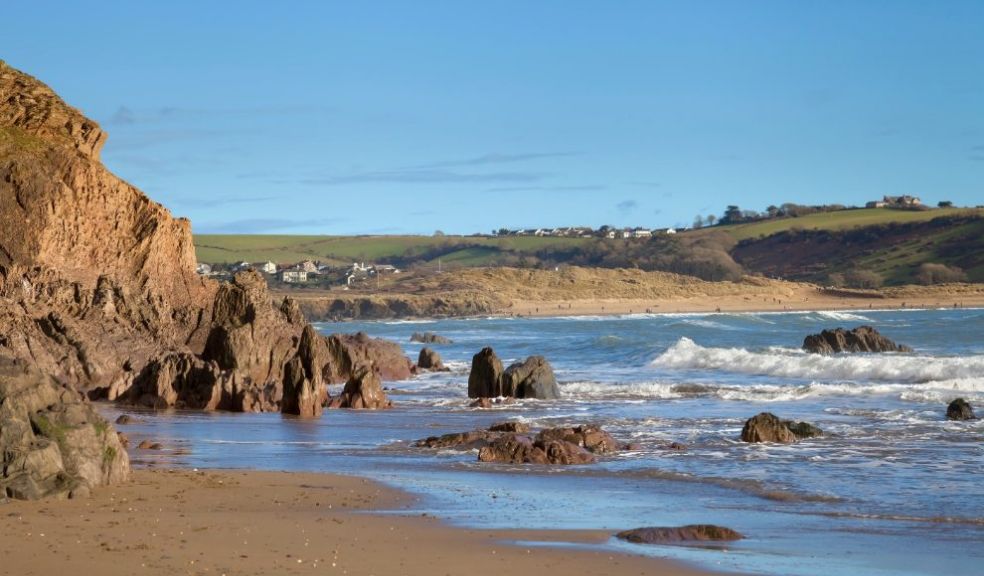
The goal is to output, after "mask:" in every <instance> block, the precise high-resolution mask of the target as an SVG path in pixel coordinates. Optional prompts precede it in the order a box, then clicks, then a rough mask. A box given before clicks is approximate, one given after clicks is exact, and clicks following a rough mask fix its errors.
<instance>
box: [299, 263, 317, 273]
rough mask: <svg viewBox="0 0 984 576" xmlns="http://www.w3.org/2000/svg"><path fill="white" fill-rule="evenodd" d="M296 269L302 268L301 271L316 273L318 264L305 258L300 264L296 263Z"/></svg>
mask: <svg viewBox="0 0 984 576" xmlns="http://www.w3.org/2000/svg"><path fill="white" fill-rule="evenodd" d="M297 269H298V270H303V271H305V272H307V273H308V274H317V273H318V265H317V264H315V263H314V262H312V261H310V260H305V261H304V262H301V263H300V264H298V265H297Z"/></svg>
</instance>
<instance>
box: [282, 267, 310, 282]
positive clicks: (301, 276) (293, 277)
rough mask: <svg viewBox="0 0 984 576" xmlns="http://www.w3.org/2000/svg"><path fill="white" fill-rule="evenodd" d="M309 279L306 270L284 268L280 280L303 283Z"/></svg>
mask: <svg viewBox="0 0 984 576" xmlns="http://www.w3.org/2000/svg"><path fill="white" fill-rule="evenodd" d="M307 280H308V273H307V271H305V270H284V271H283V272H281V273H280V281H281V282H284V283H287V284H302V283H304V282H307Z"/></svg>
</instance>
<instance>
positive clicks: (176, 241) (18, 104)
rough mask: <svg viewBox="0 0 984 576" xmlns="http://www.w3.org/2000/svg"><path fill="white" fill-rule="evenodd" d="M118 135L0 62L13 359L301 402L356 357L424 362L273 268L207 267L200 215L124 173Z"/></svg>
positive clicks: (109, 379)
mask: <svg viewBox="0 0 984 576" xmlns="http://www.w3.org/2000/svg"><path fill="white" fill-rule="evenodd" d="M105 141H106V134H105V133H104V132H103V131H102V129H101V128H100V127H99V126H98V124H96V123H95V122H93V121H92V120H89V119H88V118H86V117H85V116H84V115H83V114H82V113H81V112H79V111H78V110H76V109H75V108H72V107H71V106H69V105H67V104H66V103H65V102H64V101H62V99H61V98H59V97H58V96H57V95H56V94H55V93H54V92H53V91H52V90H51V89H50V88H49V87H47V86H46V85H44V84H43V83H41V82H40V81H38V80H36V79H35V78H32V77H31V76H29V75H27V74H24V73H22V72H20V71H18V70H15V69H13V68H11V67H10V66H8V65H6V64H5V63H3V62H0V357H6V358H11V359H16V360H19V361H21V362H23V363H24V364H26V365H30V366H32V367H33V368H34V369H36V370H38V371H40V372H41V373H43V374H44V375H46V376H50V377H52V378H54V379H55V380H56V381H58V382H60V383H64V384H67V385H69V386H72V387H74V388H75V389H77V390H78V391H80V392H82V393H84V394H85V395H86V396H87V397H89V398H94V399H103V398H106V399H110V400H119V401H127V402H136V403H141V404H146V405H150V406H155V407H167V406H185V407H192V408H203V409H229V410H250V411H283V412H286V413H292V414H298V415H302V416H317V415H319V414H320V413H321V409H322V406H324V405H327V404H328V398H327V383H328V382H340V381H346V380H349V379H350V377H351V376H352V374H354V373H355V372H357V371H356V370H355V368H360V367H363V366H365V367H368V368H369V369H370V370H372V371H373V372H374V373H377V374H381V375H383V376H384V377H386V378H387V379H400V378H405V377H408V376H409V375H410V372H411V364H410V362H409V360H408V359H406V357H404V356H403V355H402V353H400V352H399V347H398V346H396V345H395V344H390V343H386V342H382V341H378V340H372V339H369V338H366V337H364V336H360V337H344V336H332V337H324V336H321V335H320V334H317V332H316V331H314V330H313V329H312V328H311V327H310V326H309V325H308V323H307V322H306V321H305V320H304V318H303V314H302V313H301V312H300V310H299V308H298V307H297V306H296V304H295V303H293V302H292V301H291V300H290V299H283V300H282V301H279V302H276V303H274V302H273V301H272V299H271V296H270V294H269V293H268V292H267V287H266V284H265V282H264V281H263V279H262V278H261V277H260V276H259V275H258V274H255V273H253V272H244V273H241V274H239V275H237V276H236V278H235V279H234V280H233V281H232V282H230V283H227V284H220V283H217V282H215V281H212V280H206V279H203V278H201V277H199V276H198V275H197V274H196V273H195V259H194V247H193V244H192V238H191V225H190V223H189V221H188V220H186V219H181V218H174V217H172V216H171V214H170V213H169V212H168V210H167V209H165V208H164V207H163V206H161V205H160V204H158V203H156V202H154V201H152V200H150V199H149V198H147V197H146V196H145V195H144V194H143V193H142V192H141V191H140V190H138V189H137V188H135V187H133V186H131V185H130V184H128V183H126V182H124V181H123V180H121V179H119V178H117V177H116V176H115V175H113V174H112V173H111V172H109V171H108V170H107V169H106V168H105V167H104V166H103V165H102V163H101V162H100V159H99V153H100V150H101V148H102V146H103V144H104V143H105ZM358 385H359V383H358V382H354V383H353V386H356V387H357V386H358Z"/></svg>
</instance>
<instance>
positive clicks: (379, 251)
mask: <svg viewBox="0 0 984 576" xmlns="http://www.w3.org/2000/svg"><path fill="white" fill-rule="evenodd" d="M583 241H584V240H583V239H580V238H544V237H536V236H518V237H503V238H497V237H488V236H290V235H249V234H196V235H195V251H196V254H197V256H198V261H199V262H207V263H210V264H214V263H232V262H240V261H246V262H264V261H267V260H269V261H272V262H275V263H278V264H286V263H291V262H298V261H301V260H309V259H310V260H320V261H322V262H329V263H334V264H337V265H343V266H344V265H348V264H351V263H352V262H363V261H365V262H387V261H393V260H396V259H399V258H405V257H409V256H415V255H425V256H426V255H428V254H431V253H433V257H429V258H427V259H428V260H436V259H437V258H441V260H442V261H444V262H449V263H451V262H453V263H456V264H458V265H468V266H483V265H490V264H495V263H496V261H497V259H499V258H500V257H501V256H502V255H503V254H505V253H508V252H514V253H523V252H535V251H536V250H538V249H540V248H545V247H548V246H558V245H571V244H576V243H578V242H583Z"/></svg>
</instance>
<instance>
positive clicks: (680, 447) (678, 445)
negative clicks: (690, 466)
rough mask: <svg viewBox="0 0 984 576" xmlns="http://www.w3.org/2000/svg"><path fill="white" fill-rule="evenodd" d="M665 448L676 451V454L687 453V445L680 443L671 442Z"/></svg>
mask: <svg viewBox="0 0 984 576" xmlns="http://www.w3.org/2000/svg"><path fill="white" fill-rule="evenodd" d="M665 448H666V449H667V450H674V451H676V452H686V451H687V445H686V444H682V443H680V442H670V443H669V444H667V445H666V446H665Z"/></svg>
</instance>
